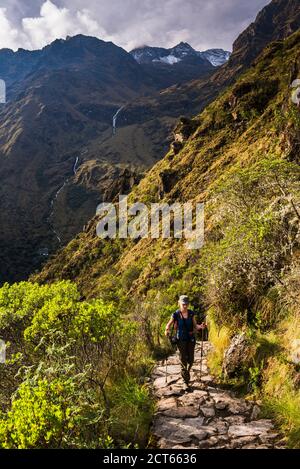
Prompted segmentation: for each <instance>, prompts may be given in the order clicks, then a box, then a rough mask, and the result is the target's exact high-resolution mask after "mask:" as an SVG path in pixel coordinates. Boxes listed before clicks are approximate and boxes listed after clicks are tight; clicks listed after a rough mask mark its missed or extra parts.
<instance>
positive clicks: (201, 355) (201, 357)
mask: <svg viewBox="0 0 300 469" xmlns="http://www.w3.org/2000/svg"><path fill="white" fill-rule="evenodd" d="M202 359H203V329H201V351H200V377H199V380H200V381H201V378H202Z"/></svg>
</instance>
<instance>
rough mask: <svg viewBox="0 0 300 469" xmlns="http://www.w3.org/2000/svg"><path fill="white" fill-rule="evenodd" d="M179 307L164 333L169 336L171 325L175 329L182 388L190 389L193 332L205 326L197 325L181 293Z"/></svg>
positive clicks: (194, 340) (193, 344)
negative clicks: (182, 382)
mask: <svg viewBox="0 0 300 469" xmlns="http://www.w3.org/2000/svg"><path fill="white" fill-rule="evenodd" d="M178 305H179V309H178V310H177V311H176V312H175V313H173V314H172V317H171V319H170V321H169V322H168V324H167V326H166V330H165V335H166V336H169V334H170V328H171V326H173V327H175V328H176V330H177V345H178V349H179V354H180V365H181V376H182V378H183V381H184V390H185V391H190V390H191V388H190V387H189V382H190V371H191V368H192V366H193V363H194V352H195V343H196V338H195V333H196V331H197V330H202V329H204V328H205V327H206V325H205V324H201V325H198V324H197V323H196V318H195V315H194V311H191V310H190V309H188V305H189V299H188V297H187V296H186V295H181V296H180V297H179V301H178Z"/></svg>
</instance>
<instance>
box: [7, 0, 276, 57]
mask: <svg viewBox="0 0 300 469" xmlns="http://www.w3.org/2000/svg"><path fill="white" fill-rule="evenodd" d="M269 1H270V0H251V2H249V0H226V1H224V0H184V1H183V0H26V2H25V1H24V0H0V5H4V6H5V7H7V11H6V10H5V9H3V8H2V9H1V8H0V48H1V47H11V48H13V49H16V48H17V47H26V48H30V49H36V48H41V47H43V46H45V45H46V44H48V43H50V42H51V41H53V40H54V39H58V38H65V37H66V36H67V35H70V36H74V35H76V34H80V33H81V34H86V35H91V36H96V37H98V38H100V39H103V40H105V41H112V42H114V43H115V44H117V45H119V46H121V47H124V48H125V49H127V50H131V49H132V48H134V47H136V46H139V45H144V44H148V45H153V46H161V47H172V46H174V45H175V44H176V43H178V42H180V41H185V42H189V43H190V44H191V45H192V46H193V47H195V48H197V49H198V50H205V49H208V48H212V47H223V48H226V49H230V48H231V45H232V42H233V41H234V40H235V39H236V37H237V35H238V34H239V33H240V32H241V31H242V30H243V29H244V27H246V26H247V25H248V24H249V23H250V22H251V21H252V20H253V19H254V18H255V16H256V14H257V13H258V11H259V10H260V9H261V8H262V7H263V6H265V5H266V4H267V3H269Z"/></svg>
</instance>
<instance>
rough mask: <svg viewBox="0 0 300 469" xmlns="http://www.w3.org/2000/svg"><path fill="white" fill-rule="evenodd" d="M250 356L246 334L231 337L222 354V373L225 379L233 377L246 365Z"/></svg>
mask: <svg viewBox="0 0 300 469" xmlns="http://www.w3.org/2000/svg"><path fill="white" fill-rule="evenodd" d="M249 354H250V344H249V341H248V339H247V337H246V334H239V335H236V336H234V337H233V339H232V340H231V343H230V346H229V347H228V349H227V350H226V351H225V353H224V360H223V373H224V375H225V377H227V378H231V377H234V376H235V375H236V374H237V372H238V371H240V370H241V368H242V367H243V366H245V364H246V363H247V360H248V357H249Z"/></svg>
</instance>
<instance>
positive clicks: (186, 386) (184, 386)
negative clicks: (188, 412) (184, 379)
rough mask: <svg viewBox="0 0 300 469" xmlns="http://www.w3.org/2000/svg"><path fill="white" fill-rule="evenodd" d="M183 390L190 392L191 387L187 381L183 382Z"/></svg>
mask: <svg viewBox="0 0 300 469" xmlns="http://www.w3.org/2000/svg"><path fill="white" fill-rule="evenodd" d="M183 390H184V392H192V388H191V387H190V385H189V384H188V383H184V385H183Z"/></svg>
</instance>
